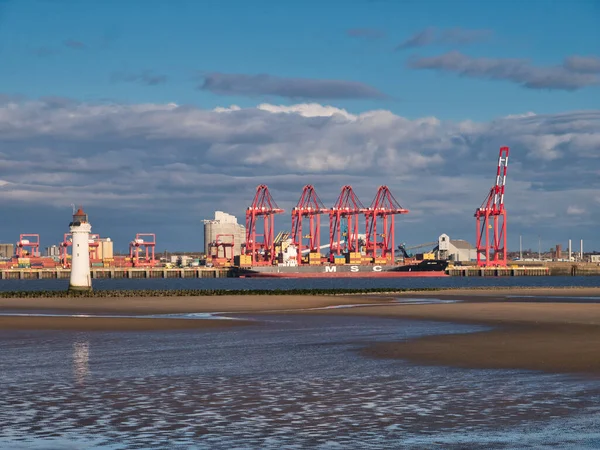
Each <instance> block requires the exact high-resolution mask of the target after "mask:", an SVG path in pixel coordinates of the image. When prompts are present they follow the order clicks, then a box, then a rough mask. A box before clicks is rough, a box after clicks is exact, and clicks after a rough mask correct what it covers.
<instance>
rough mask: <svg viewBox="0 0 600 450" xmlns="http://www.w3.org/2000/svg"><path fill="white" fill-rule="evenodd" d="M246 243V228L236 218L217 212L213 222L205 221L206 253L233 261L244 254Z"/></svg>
mask: <svg viewBox="0 0 600 450" xmlns="http://www.w3.org/2000/svg"><path fill="white" fill-rule="evenodd" d="M245 242H246V227H245V226H244V225H240V224H238V220H237V218H236V217H235V216H233V215H231V214H227V213H226V212H223V211H215V218H214V219H213V220H205V221H204V253H205V254H206V255H207V256H208V255H213V254H214V255H215V256H217V257H220V258H228V259H232V258H233V257H234V256H239V255H241V253H242V244H244V243H245Z"/></svg>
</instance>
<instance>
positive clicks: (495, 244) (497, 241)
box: [475, 147, 510, 267]
mask: <svg viewBox="0 0 600 450" xmlns="http://www.w3.org/2000/svg"><path fill="white" fill-rule="evenodd" d="M509 150H510V149H509V148H508V147H501V148H500V154H499V156H498V170H497V172H496V184H495V185H494V186H493V187H492V189H490V193H489V194H488V196H487V197H486V199H485V200H484V201H483V203H482V204H481V206H480V207H479V208H478V209H477V210H476V211H475V220H476V222H477V244H476V247H477V265H478V266H484V267H493V266H506V209H505V208H504V186H505V185H506V169H507V168H508V153H509ZM490 231H491V233H492V239H491V241H490ZM482 255H485V261H483V260H482V259H481V256H482Z"/></svg>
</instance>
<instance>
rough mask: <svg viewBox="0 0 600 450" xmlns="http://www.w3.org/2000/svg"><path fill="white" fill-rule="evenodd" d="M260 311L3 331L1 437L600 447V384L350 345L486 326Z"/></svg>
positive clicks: (114, 445) (132, 444) (191, 444)
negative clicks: (427, 361) (199, 321)
mask: <svg viewBox="0 0 600 450" xmlns="http://www.w3.org/2000/svg"><path fill="white" fill-rule="evenodd" d="M244 317H247V316H244ZM250 318H252V319H256V320H257V322H255V323H254V324H252V325H249V326H247V327H242V328H239V327H236V328H234V329H224V330H222V331H215V330H211V331H204V330H199V331H190V330H185V331H177V332H173V331H169V332H166V331H165V332H162V331H161V332H93V333H80V332H27V331H19V332H0V339H1V340H0V342H1V344H0V345H1V355H2V367H1V368H2V370H1V372H0V447H2V448H57V449H58V448H65V449H66V448H69V449H71V448H102V449H109V448H110V449H121V448H209V449H221V448H227V449H231V448H266V449H279V448H331V449H337V448H339V449H347V448H356V449H364V448H390V447H391V448H398V447H401V448H415V449H416V448H431V447H435V444H438V445H439V448H465V446H466V447H468V448H541V447H543V446H547V447H548V448H556V447H558V446H559V445H562V444H570V445H572V444H573V443H576V445H575V447H577V448H582V447H586V446H587V447H588V448H598V446H600V435H599V434H598V431H597V430H600V426H599V425H600V423H598V422H599V421H598V419H597V418H596V417H597V414H598V412H599V411H598V408H599V407H598V405H600V402H599V401H600V382H598V381H594V380H587V381H585V380H581V379H575V378H570V377H567V376H559V375H548V374H538V373H532V372H525V371H485V370H465V369H449V368H443V367H420V366H418V365H413V364H409V363H406V362H403V361H395V360H375V359H369V358H365V357H362V356H359V355H358V352H357V351H356V350H358V349H360V348H362V347H363V346H364V345H366V344H367V343H369V342H375V341H388V340H394V339H395V340H398V339H406V338H409V337H416V336H422V335H427V334H433V333H456V332H466V331H477V330H483V329H485V328H483V327H477V326H457V325H453V324H444V323H441V324H440V323H430V322H413V321H402V320H395V319H384V318H368V317H335V316H310V317H308V316H250Z"/></svg>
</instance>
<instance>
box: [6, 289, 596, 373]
mask: <svg viewBox="0 0 600 450" xmlns="http://www.w3.org/2000/svg"><path fill="white" fill-rule="evenodd" d="M532 296H533V297H535V298H532ZM561 297H564V298H561ZM576 297H592V298H593V299H598V301H599V303H577V302H576V301H572V302H569V298H571V299H575V298H576ZM403 298H404V299H408V298H413V299H425V298H435V299H441V300H458V301H456V302H452V303H427V304H410V303H405V304H402V303H401V300H402V299H403ZM544 299H546V300H547V301H548V302H546V303H543V302H540V301H534V300H544ZM397 300H400V302H398V301H397ZM382 304H383V305H382ZM340 305H356V307H351V308H339V307H337V306H340ZM365 305H366V306H365ZM316 308H321V309H316ZM311 309H312V310H311ZM2 313H28V314H33V315H32V316H1V315H0V331H3V330H30V331H34V330H78V331H127V330H130V331H150V330H178V329H194V328H196V329H215V330H217V329H219V328H221V329H226V328H229V329H231V328H232V327H237V326H244V325H248V324H254V325H257V324H260V322H256V321H250V320H249V321H245V320H223V319H210V318H209V319H205V318H198V319H186V318H143V317H127V318H124V317H119V318H114V317H48V316H46V317H44V316H36V315H35V314H48V313H50V314H55V313H59V314H69V313H70V314H117V315H119V314H129V315H133V316H136V315H139V316H143V315H154V314H173V313H224V314H227V313H230V314H234V313H235V314H244V313H248V314H306V315H311V314H319V315H323V314H333V315H357V316H368V317H381V318H388V319H389V318H392V319H394V318H395V319H403V320H419V321H433V322H435V321H438V322H451V323H466V324H477V325H489V326H492V327H493V329H492V330H490V331H482V332H475V333H466V334H465V333H461V334H451V335H437V336H436V335H433V336H426V337H422V338H417V339H413V340H407V341H400V342H383V343H373V344H369V345H367V346H366V347H365V348H364V349H363V350H361V351H360V352H361V354H363V355H365V356H367V357H373V358H395V359H403V360H407V361H410V362H413V363H417V364H422V365H438V366H439V365H441V366H453V367H464V368H480V369H523V370H541V371H545V372H551V373H572V374H586V375H592V376H594V377H598V376H600V358H598V357H597V353H598V348H600V288H572V287H569V288H550V289H549V288H504V289H489V288H485V289H443V290H436V291H412V292H411V291H405V292H401V293H395V294H377V295H343V296H334V295H329V296H313V295H310V296H294V295H280V296H277V295H265V296H261V295H252V296H250V295H248V296H246V295H240V296H227V295H223V296H198V297H183V296H181V297H122V298H118V297H110V298H108V297H104V298H16V299H15V298H13V299H10V298H0V314H2ZM399 324H400V325H399V326H402V325H401V322H399Z"/></svg>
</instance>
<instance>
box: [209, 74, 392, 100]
mask: <svg viewBox="0 0 600 450" xmlns="http://www.w3.org/2000/svg"><path fill="white" fill-rule="evenodd" d="M203 78H204V81H203V83H202V84H201V85H200V86H199V89H202V90H205V91H210V92H212V93H214V94H218V95H241V96H249V97H257V96H276V97H283V98H288V99H297V100H306V99H312V100H335V99H382V98H386V95H385V94H384V93H382V92H380V91H379V90H377V89H375V88H374V87H371V86H369V85H367V84H364V83H359V82H356V81H345V80H321V79H310V78H284V77H276V76H273V75H267V74H258V75H247V74H226V73H209V74H207V75H205V76H204V77H203Z"/></svg>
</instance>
